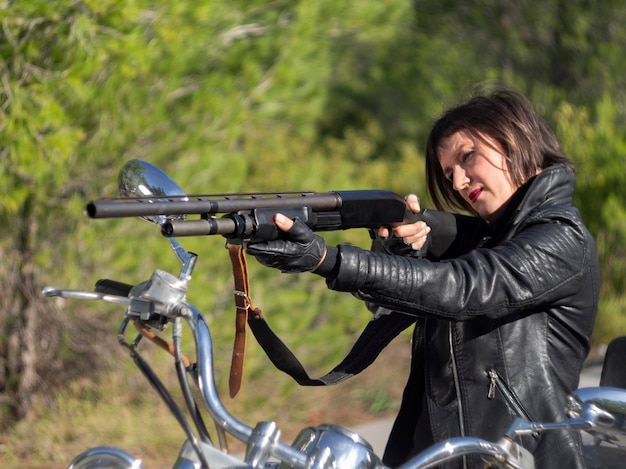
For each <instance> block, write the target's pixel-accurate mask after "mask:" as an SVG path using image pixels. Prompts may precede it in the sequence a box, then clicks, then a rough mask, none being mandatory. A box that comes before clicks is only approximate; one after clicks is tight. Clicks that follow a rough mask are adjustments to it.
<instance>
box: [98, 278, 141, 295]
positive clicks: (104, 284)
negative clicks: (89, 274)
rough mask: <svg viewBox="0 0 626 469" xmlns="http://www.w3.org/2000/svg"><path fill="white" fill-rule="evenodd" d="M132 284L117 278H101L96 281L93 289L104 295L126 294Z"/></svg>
mask: <svg viewBox="0 0 626 469" xmlns="http://www.w3.org/2000/svg"><path fill="white" fill-rule="evenodd" d="M133 286H134V285H129V284H127V283H123V282H118V281H117V280H110V279H106V278H103V279H100V280H98V281H97V282H96V287H95V291H96V292H98V293H104V294H106V295H116V296H128V295H129V294H130V290H131V289H132V288H133Z"/></svg>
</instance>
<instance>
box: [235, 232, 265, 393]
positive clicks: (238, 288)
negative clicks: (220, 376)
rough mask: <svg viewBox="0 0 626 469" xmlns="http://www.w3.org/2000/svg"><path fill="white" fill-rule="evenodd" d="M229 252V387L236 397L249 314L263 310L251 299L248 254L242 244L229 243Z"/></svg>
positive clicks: (241, 371) (243, 356)
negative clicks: (232, 303) (232, 335)
mask: <svg viewBox="0 0 626 469" xmlns="http://www.w3.org/2000/svg"><path fill="white" fill-rule="evenodd" d="M228 254H229V255H230V262H231V264H232V267H233V279H234V282H235V308H236V311H235V341H234V344H233V356H232V359H231V363H230V377H229V380H228V388H229V391H230V397H231V398H232V397H235V396H236V395H237V393H238V392H239V389H240V388H241V379H242V375H243V361H244V358H245V352H246V335H247V334H246V324H247V322H248V315H249V314H253V315H254V316H255V317H263V314H262V313H261V310H260V309H258V308H255V307H254V306H253V304H252V300H251V299H250V285H249V281H248V265H247V263H246V254H245V251H244V249H243V246H242V245H239V244H229V245H228Z"/></svg>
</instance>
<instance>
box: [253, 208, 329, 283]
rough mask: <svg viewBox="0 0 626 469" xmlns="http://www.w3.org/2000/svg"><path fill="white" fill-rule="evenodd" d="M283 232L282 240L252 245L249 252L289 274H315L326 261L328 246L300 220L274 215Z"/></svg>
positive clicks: (275, 221) (268, 265) (280, 214)
mask: <svg viewBox="0 0 626 469" xmlns="http://www.w3.org/2000/svg"><path fill="white" fill-rule="evenodd" d="M274 223H275V224H276V226H277V227H278V229H279V230H280V231H281V232H282V236H281V238H280V239H275V240H272V241H264V242H259V243H251V244H248V246H247V247H246V252H248V253H249V254H251V255H253V256H254V257H256V258H257V260H258V261H259V262H260V263H261V264H263V265H265V266H267V267H274V268H276V269H280V270H281V271H282V272H286V273H297V272H312V271H314V270H315V269H317V267H319V265H320V264H321V263H322V261H323V260H324V258H325V257H326V242H325V241H324V238H322V237H321V236H318V235H316V234H315V233H313V231H311V229H310V228H309V227H308V226H307V225H306V224H305V223H304V222H303V221H302V220H300V219H299V218H296V219H295V220H292V219H290V218H288V217H286V216H285V215H283V214H282V213H277V214H276V215H274Z"/></svg>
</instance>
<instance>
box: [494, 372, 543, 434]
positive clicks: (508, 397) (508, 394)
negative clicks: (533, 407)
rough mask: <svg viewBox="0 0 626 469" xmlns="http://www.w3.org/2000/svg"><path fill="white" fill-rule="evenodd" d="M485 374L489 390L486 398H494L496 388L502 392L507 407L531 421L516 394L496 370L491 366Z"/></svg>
mask: <svg viewBox="0 0 626 469" xmlns="http://www.w3.org/2000/svg"><path fill="white" fill-rule="evenodd" d="M487 375H488V376H489V391H488V392H487V398H488V399H494V398H495V397H496V389H497V390H498V391H500V392H501V393H502V396H503V397H504V400H505V401H506V403H507V405H508V406H509V408H510V409H511V410H512V411H513V412H515V414H516V415H517V416H518V417H520V418H523V419H525V420H526V421H528V422H532V419H531V418H530V415H529V414H528V412H526V410H525V409H524V407H523V406H522V404H521V402H520V401H519V399H518V398H517V396H516V395H515V394H514V393H513V392H512V391H511V390H510V389H509V387H508V386H507V384H506V383H505V382H504V381H503V380H502V378H500V375H499V374H498V372H497V371H496V370H494V369H493V368H492V369H490V370H489V371H487Z"/></svg>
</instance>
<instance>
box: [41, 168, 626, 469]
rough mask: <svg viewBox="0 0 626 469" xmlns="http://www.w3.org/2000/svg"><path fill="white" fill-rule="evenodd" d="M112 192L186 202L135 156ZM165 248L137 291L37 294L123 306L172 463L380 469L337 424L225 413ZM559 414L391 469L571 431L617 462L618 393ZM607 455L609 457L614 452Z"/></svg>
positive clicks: (207, 338) (96, 463)
mask: <svg viewBox="0 0 626 469" xmlns="http://www.w3.org/2000/svg"><path fill="white" fill-rule="evenodd" d="M120 190H121V192H122V196H124V197H127V198H128V199H129V200H130V199H132V198H137V197H141V198H142V199H143V201H144V202H147V203H148V204H155V206H156V205H158V203H159V202H160V201H162V200H163V199H164V198H168V197H176V198H177V200H179V201H185V200H187V198H186V195H185V193H184V191H183V190H182V189H181V188H180V187H179V186H178V185H177V184H176V183H175V182H174V181H173V180H172V179H171V178H170V177H169V176H168V175H167V174H166V173H164V172H162V171H161V170H160V169H158V168H156V167H155V166H153V165H151V164H149V163H147V162H144V161H138V160H132V161H131V162H128V163H127V164H125V165H124V166H123V167H122V169H121V171H120ZM142 218H144V219H146V220H147V221H150V222H152V223H155V224H156V225H158V226H160V227H161V228H163V227H164V226H165V225H167V224H168V223H171V222H172V221H176V220H178V219H181V218H183V216H182V215H171V214H170V215H162V214H158V211H157V213H156V214H153V215H146V216H143V217H142ZM169 243H170V246H171V248H172V250H173V252H174V254H175V256H176V257H177V258H178V260H179V261H180V264H181V268H180V271H179V272H178V273H177V274H172V273H169V272H166V271H163V270H160V269H156V270H155V271H154V272H153V273H152V275H151V277H150V279H149V280H147V281H144V282H141V283H139V284H137V285H127V284H124V283H121V282H117V281H113V280H107V279H103V280H99V281H98V282H97V283H96V286H95V289H94V291H82V290H61V289H56V288H53V287H46V288H45V289H44V290H43V294H44V295H45V296H46V297H63V298H70V299H77V300H98V301H105V302H108V303H113V304H116V305H120V306H123V307H125V309H126V311H125V314H124V316H123V318H122V321H121V324H120V327H119V330H118V339H119V343H120V345H122V346H123V347H125V348H127V349H128V351H129V352H130V355H131V357H132V359H133V360H134V362H135V364H136V365H137V366H138V368H139V369H140V370H141V372H142V373H143V374H144V376H145V377H146V379H147V380H148V381H149V382H150V384H151V385H152V386H153V387H154V389H155V390H156V391H157V392H158V394H159V395H160V397H161V398H162V399H163V401H164V402H165V404H166V405H167V406H168V408H169V410H170V411H171V413H172V415H173V417H174V418H175V419H176V420H177V422H178V424H179V425H180V426H181V427H182V429H183V430H184V432H185V435H186V440H185V441H184V442H183V444H182V447H181V449H180V451H179V453H178V456H177V457H176V460H175V461H174V464H173V466H172V467H173V468H175V469H201V468H202V469H244V468H245V469H257V468H266V469H289V468H296V469H331V468H341V469H384V468H385V466H384V465H383V463H382V462H381V460H380V458H379V457H378V456H377V455H376V454H375V452H374V451H373V449H372V446H371V445H370V444H369V443H368V442H367V441H366V440H365V439H364V438H362V437H361V436H360V435H358V434H357V433H355V432H353V431H351V430H348V429H346V428H343V427H341V426H339V425H335V424H322V425H319V426H316V427H307V428H305V429H303V430H302V431H301V432H300V434H299V435H298V436H297V437H296V439H295V440H294V441H293V442H292V443H291V444H287V443H284V442H282V441H281V440H280V429H279V427H278V425H277V423H276V422H270V421H264V422H259V423H257V424H256V425H255V426H254V427H252V426H249V425H247V424H246V423H243V422H242V421H240V420H238V419H237V418H236V417H235V416H233V415H231V414H230V413H229V412H228V410H227V409H226V408H225V406H224V405H223V403H222V401H221V400H220V397H219V394H218V391H217V386H216V380H215V376H214V368H213V345H212V338H211V333H210V330H209V325H208V322H207V321H206V319H205V317H204V316H203V315H202V314H201V313H200V312H199V311H198V309H197V308H196V307H195V306H194V305H193V304H191V303H189V302H187V300H186V294H187V291H188V288H189V284H190V281H191V278H192V273H193V271H194V268H195V267H196V264H197V260H198V256H197V254H194V253H192V252H188V251H186V250H185V249H184V248H183V246H182V245H181V244H180V243H179V242H178V241H177V239H176V238H174V237H169ZM183 322H184V323H186V324H187V325H188V326H189V327H188V330H189V331H191V334H192V335H193V342H194V344H195V361H193V362H192V361H191V360H189V359H188V358H187V357H186V356H184V354H183V352H182V347H181V343H182V331H183ZM131 323H132V324H133V325H134V326H135V327H137V329H138V330H139V334H138V335H137V336H136V338H135V339H134V340H133V341H129V340H128V339H127V328H128V326H129V325H130V324H131ZM166 326H170V327H171V331H172V339H171V343H167V342H165V341H164V340H163V339H161V338H160V336H158V335H157V334H156V333H155V332H158V331H163V330H165V328H166ZM186 330H187V329H186ZM143 339H149V340H152V341H153V342H155V343H157V344H158V345H161V346H163V347H165V348H167V349H168V351H169V352H170V353H171V354H172V355H173V357H174V364H175V370H176V374H177V378H178V382H179V385H180V389H181V391H182V396H183V397H182V399H183V400H184V405H185V406H186V409H187V411H186V412H184V411H183V408H182V407H181V406H180V405H179V403H178V402H176V400H175V399H174V398H173V397H172V394H171V393H170V392H169V390H168V389H167V388H166V386H165V385H164V384H163V382H162V381H161V380H160V379H159V377H158V376H157V375H156V374H155V372H154V371H153V369H152V368H151V367H150V365H149V364H148V363H147V361H146V360H144V359H143V357H142V356H141V355H140V353H139V352H138V348H137V346H138V344H139V342H140V341H141V340H143ZM196 396H198V397H196ZM198 401H200V402H198ZM566 413H567V415H568V417H569V418H568V420H566V421H562V422H529V421H525V420H523V419H520V418H517V419H515V420H514V422H513V423H512V425H511V426H510V428H509V429H508V430H507V431H506V432H505V434H503V435H502V437H501V438H500V440H499V441H495V442H493V441H485V440H482V439H479V438H474V437H469V436H464V437H456V438H451V439H449V440H447V441H443V442H440V443H438V444H436V445H434V446H432V447H430V448H429V449H427V450H425V451H424V452H422V453H421V454H418V455H417V456H415V457H414V458H412V459H411V460H410V461H408V462H406V463H405V464H403V465H402V466H401V468H400V469H425V468H433V467H436V466H438V465H440V464H442V463H444V462H447V461H452V460H455V459H458V458H463V457H465V456H469V455H478V456H481V457H482V458H483V460H484V461H485V462H486V465H487V466H486V467H493V468H507V469H533V468H534V461H533V456H532V454H531V453H530V452H529V451H527V450H526V449H525V448H523V447H522V446H521V445H520V444H519V443H517V442H516V441H515V438H516V437H517V436H520V435H528V434H535V433H539V432H547V431H554V430H559V429H573V430H577V431H581V432H585V434H586V435H588V439H587V443H586V444H587V447H588V448H589V449H590V451H588V453H589V454H592V453H593V454H592V456H591V458H592V461H595V463H594V464H597V465H590V467H607V465H608V464H609V462H607V461H609V460H611V461H612V462H611V464H612V463H617V462H619V461H623V455H624V453H621V452H620V451H622V448H624V447H625V446H626V390H624V389H620V388H617V387H610V386H602V387H595V388H583V389H579V390H578V391H577V392H575V393H574V394H573V395H572V396H571V397H570V398H569V400H568V402H567V403H566ZM206 414H208V416H209V417H210V418H211V419H212V420H213V422H214V424H215V433H216V436H217V441H214V438H213V437H212V436H211V435H210V433H209V431H208V430H207V426H206V423H205V415H206ZM190 421H191V423H190ZM228 435H230V436H232V437H234V438H236V439H237V440H239V441H241V442H243V443H244V444H245V452H244V454H243V455H242V456H240V457H237V456H234V455H232V454H229V452H228V449H227V444H226V438H227V436H228ZM615 451H618V453H617V454H615ZM603 458H604V459H603ZM142 467H143V466H142V462H141V460H139V459H137V458H135V457H133V456H132V455H131V454H129V453H127V452H126V451H124V450H121V449H118V448H114V447H106V446H101V447H96V448H92V449H89V450H87V451H85V452H84V453H82V454H80V455H78V456H77V457H76V458H74V460H73V461H72V462H71V463H70V465H69V468H70V469H96V468H111V469H140V468H142ZM615 467H617V466H615Z"/></svg>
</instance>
